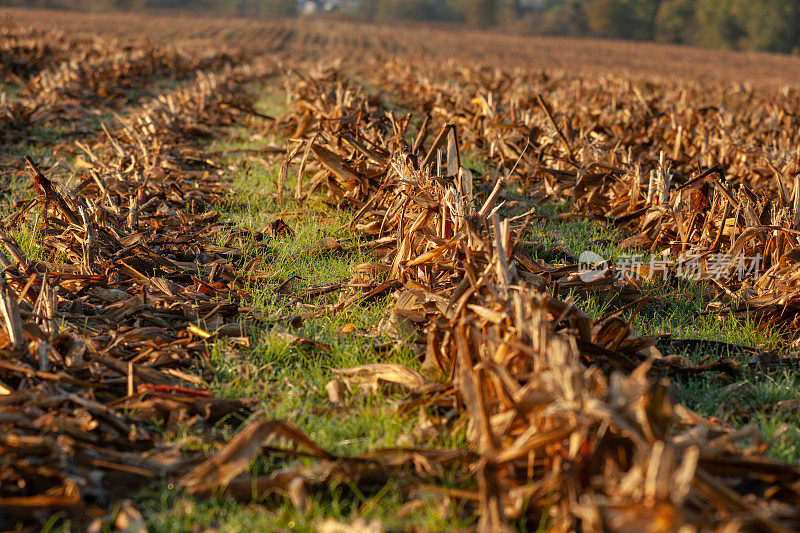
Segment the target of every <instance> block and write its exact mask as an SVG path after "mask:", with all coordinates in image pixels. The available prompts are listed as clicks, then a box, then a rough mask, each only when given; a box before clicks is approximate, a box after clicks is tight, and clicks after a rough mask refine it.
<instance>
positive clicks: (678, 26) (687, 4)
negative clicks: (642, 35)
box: [655, 0, 697, 43]
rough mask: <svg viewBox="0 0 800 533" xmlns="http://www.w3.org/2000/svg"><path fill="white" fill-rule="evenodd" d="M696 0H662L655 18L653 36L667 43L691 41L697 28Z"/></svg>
mask: <svg viewBox="0 0 800 533" xmlns="http://www.w3.org/2000/svg"><path fill="white" fill-rule="evenodd" d="M696 10H697V0H664V1H663V2H661V5H659V7H658V11H657V12H656V19H655V38H656V40H657V41H661V42H667V43H691V42H692V40H693V39H694V37H695V33H696V29H697V19H696V17H695V12H696Z"/></svg>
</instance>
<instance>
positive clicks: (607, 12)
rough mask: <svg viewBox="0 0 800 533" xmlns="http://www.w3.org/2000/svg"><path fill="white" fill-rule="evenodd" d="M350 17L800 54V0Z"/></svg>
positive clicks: (290, 5)
mask: <svg viewBox="0 0 800 533" xmlns="http://www.w3.org/2000/svg"><path fill="white" fill-rule="evenodd" d="M301 3H302V2H298V1H297V0H0V6H11V5H15V6H26V7H56V8H65V9H75V8H78V9H95V10H96V9H146V8H150V9H165V8H169V9H174V8H178V9H195V10H207V11H214V12H220V13H226V14H234V15H247V16H253V15H255V16H294V15H296V14H298V9H299V7H300V5H301ZM339 3H340V4H342V5H344V6H347V8H348V12H347V13H346V14H347V15H349V16H355V17H360V18H365V19H370V20H384V21H385V20H398V19H405V20H434V21H442V22H452V23H462V24H469V25H470V26H472V27H476V28H482V29H493V28H494V29H500V30H503V31H512V32H515V33H521V34H544V35H567V36H576V37H583V36H591V37H602V38H613V39H631V40H640V41H658V42H667V43H680V44H691V45H698V46H707V47H716V48H733V49H742V50H767V51H773V52H795V53H796V52H800V0H342V1H341V2H339Z"/></svg>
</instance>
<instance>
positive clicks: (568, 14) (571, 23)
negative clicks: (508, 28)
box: [519, 0, 589, 36]
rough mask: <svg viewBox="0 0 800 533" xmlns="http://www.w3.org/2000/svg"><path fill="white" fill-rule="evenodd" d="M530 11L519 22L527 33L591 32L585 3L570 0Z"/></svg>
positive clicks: (567, 33)
mask: <svg viewBox="0 0 800 533" xmlns="http://www.w3.org/2000/svg"><path fill="white" fill-rule="evenodd" d="M543 7H544V8H543V9H541V10H537V11H534V12H531V13H528V14H527V15H525V16H524V17H523V19H522V20H521V21H520V23H519V27H520V29H521V30H522V31H523V32H525V33H531V34H535V33H541V34H545V35H570V36H580V35H587V34H588V33H589V27H588V24H587V22H586V10H585V7H584V4H583V3H581V2H579V1H578V0H570V1H569V2H566V3H563V2H562V3H559V4H557V5H553V6H550V7H547V6H546V5H545V6H543Z"/></svg>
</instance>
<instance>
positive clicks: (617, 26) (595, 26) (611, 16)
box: [586, 0, 640, 39]
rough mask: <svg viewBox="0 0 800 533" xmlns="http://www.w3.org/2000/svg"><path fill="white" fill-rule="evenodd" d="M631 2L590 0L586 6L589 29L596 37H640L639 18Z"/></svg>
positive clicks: (623, 0)
mask: <svg viewBox="0 0 800 533" xmlns="http://www.w3.org/2000/svg"><path fill="white" fill-rule="evenodd" d="M632 4H633V2H631V1H627V0H592V1H591V2H589V4H588V5H587V6H586V21H587V23H588V25H589V30H590V31H591V33H592V34H593V35H595V36H597V37H609V38H612V39H636V38H640V37H639V28H638V25H639V24H640V20H639V17H638V14H637V13H636V11H635V10H634V9H633V7H634V6H633V5H632Z"/></svg>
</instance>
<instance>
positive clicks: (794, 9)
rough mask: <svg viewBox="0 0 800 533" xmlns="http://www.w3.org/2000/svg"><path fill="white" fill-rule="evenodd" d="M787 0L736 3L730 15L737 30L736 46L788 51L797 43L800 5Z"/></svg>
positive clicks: (746, 0)
mask: <svg viewBox="0 0 800 533" xmlns="http://www.w3.org/2000/svg"><path fill="white" fill-rule="evenodd" d="M798 4H799V3H798V2H797V1H787V0H737V1H736V2H734V3H733V5H732V6H731V15H732V16H733V18H734V19H735V20H736V23H737V27H738V28H739V29H740V30H741V35H739V36H738V37H739V39H738V43H737V44H738V46H739V47H740V48H743V49H747V50H768V51H770V52H791V51H792V50H794V49H795V48H796V47H797V44H798V30H800V5H798Z"/></svg>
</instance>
